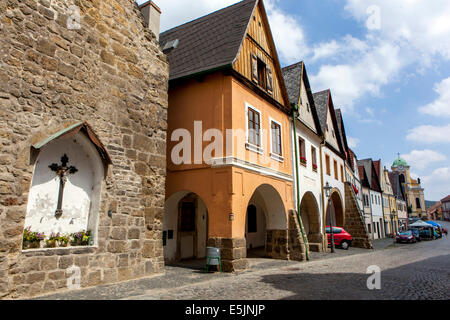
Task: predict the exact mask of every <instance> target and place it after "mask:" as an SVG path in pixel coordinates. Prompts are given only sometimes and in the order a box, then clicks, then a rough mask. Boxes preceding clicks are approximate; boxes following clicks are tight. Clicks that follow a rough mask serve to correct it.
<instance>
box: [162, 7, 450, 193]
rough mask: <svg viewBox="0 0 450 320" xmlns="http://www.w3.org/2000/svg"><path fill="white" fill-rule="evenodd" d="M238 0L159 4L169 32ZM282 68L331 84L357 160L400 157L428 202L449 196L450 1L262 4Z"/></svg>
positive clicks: (316, 87) (318, 86)
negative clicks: (299, 69) (295, 66)
mask: <svg viewBox="0 0 450 320" xmlns="http://www.w3.org/2000/svg"><path fill="white" fill-rule="evenodd" d="M236 2H238V1H236V0H197V1H195V2H191V1H185V0H160V1H156V3H157V5H158V6H160V7H161V9H162V11H163V14H162V17H161V29H162V31H164V30H167V29H168V28H171V27H174V26H177V25H179V24H181V23H184V22H187V21H190V20H192V19H195V18H197V17H200V16H202V15H205V14H207V13H210V12H212V11H215V10H217V9H220V8H223V7H226V6H228V5H230V4H233V3H236ZM264 3H265V5H266V9H267V12H268V15H269V22H270V25H271V28H272V33H273V35H274V38H275V42H276V46H277V49H278V54H279V57H280V59H281V64H282V66H286V65H289V64H291V63H295V62H297V61H300V60H303V61H305V63H306V67H307V70H308V75H309V78H310V81H311V85H312V89H313V91H320V90H323V89H327V88H330V89H331V92H332V95H333V100H334V102H335V107H337V108H342V110H343V115H344V121H345V126H346V132H347V135H348V136H349V137H350V143H351V144H352V147H353V149H354V151H355V153H356V154H357V156H358V158H360V159H363V158H369V157H371V158H373V159H374V160H377V159H381V160H382V162H383V165H386V166H387V167H388V168H389V167H390V165H391V164H392V162H393V161H394V160H395V158H396V157H397V153H400V154H401V155H402V157H404V158H405V159H406V160H407V161H408V162H409V164H410V165H411V172H412V173H413V175H414V176H415V177H420V178H421V179H422V184H423V186H424V187H425V198H426V199H427V200H439V199H441V198H444V197H445V196H447V195H449V194H450V19H449V18H448V17H450V3H449V1H447V0H433V1H427V0H396V1H391V0H386V1H382V0H339V1H338V0H321V1H317V0H265V1H264Z"/></svg>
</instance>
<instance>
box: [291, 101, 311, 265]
mask: <svg viewBox="0 0 450 320" xmlns="http://www.w3.org/2000/svg"><path fill="white" fill-rule="evenodd" d="M297 111H298V105H297V104H295V105H292V127H293V130H294V149H295V180H296V189H297V217H298V223H299V224H300V232H301V233H302V238H303V243H304V244H305V249H306V260H309V248H308V246H309V244H308V242H307V241H306V237H305V233H304V232H303V224H302V218H301V216H300V177H299V168H298V162H299V161H298V146H297V128H296V125H295V118H296V116H295V115H296V113H297Z"/></svg>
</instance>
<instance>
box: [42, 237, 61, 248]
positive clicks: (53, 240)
mask: <svg viewBox="0 0 450 320" xmlns="http://www.w3.org/2000/svg"><path fill="white" fill-rule="evenodd" d="M58 238H59V233H57V234H54V233H51V234H50V237H49V238H48V239H47V240H45V244H46V246H47V248H55V247H56V242H57V241H58Z"/></svg>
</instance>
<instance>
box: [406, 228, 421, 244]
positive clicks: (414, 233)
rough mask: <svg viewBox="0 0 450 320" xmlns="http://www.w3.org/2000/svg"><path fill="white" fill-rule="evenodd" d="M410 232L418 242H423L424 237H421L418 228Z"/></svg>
mask: <svg viewBox="0 0 450 320" xmlns="http://www.w3.org/2000/svg"><path fill="white" fill-rule="evenodd" d="M408 231H411V232H412V234H413V236H414V237H415V238H416V240H417V241H419V242H420V241H422V237H421V236H420V232H419V229H416V228H411V229H409V230H408Z"/></svg>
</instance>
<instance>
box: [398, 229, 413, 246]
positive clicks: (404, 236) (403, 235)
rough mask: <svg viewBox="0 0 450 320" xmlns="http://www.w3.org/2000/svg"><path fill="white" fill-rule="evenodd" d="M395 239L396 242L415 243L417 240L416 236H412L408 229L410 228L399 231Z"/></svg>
mask: <svg viewBox="0 0 450 320" xmlns="http://www.w3.org/2000/svg"><path fill="white" fill-rule="evenodd" d="M395 241H396V242H397V243H416V242H417V240H416V237H414V235H413V233H412V231H410V230H408V231H403V232H400V233H399V234H398V235H397V236H396V237H395Z"/></svg>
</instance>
